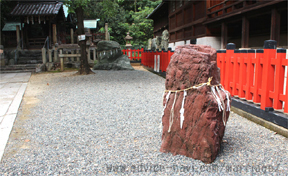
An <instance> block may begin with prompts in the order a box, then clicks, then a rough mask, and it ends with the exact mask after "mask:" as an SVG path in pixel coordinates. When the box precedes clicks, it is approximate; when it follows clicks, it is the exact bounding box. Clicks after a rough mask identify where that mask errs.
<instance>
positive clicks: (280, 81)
mask: <svg viewBox="0 0 288 176" xmlns="http://www.w3.org/2000/svg"><path fill="white" fill-rule="evenodd" d="M285 57H286V50H285V49H277V54H276V71H275V88H274V97H273V98H274V102H273V108H274V109H282V101H283V100H280V94H283V86H284V72H285V67H284V66H283V60H284V59H286V58H285Z"/></svg>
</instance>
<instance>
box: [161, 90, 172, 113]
mask: <svg viewBox="0 0 288 176" xmlns="http://www.w3.org/2000/svg"><path fill="white" fill-rule="evenodd" d="M170 94H171V92H170V91H169V92H168V94H167V95H166V103H165V105H164V108H163V112H162V117H163V116H164V111H165V109H166V106H167V103H168V100H169V97H170ZM163 97H164V95H163Z"/></svg>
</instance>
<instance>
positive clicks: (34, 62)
mask: <svg viewBox="0 0 288 176" xmlns="http://www.w3.org/2000/svg"><path fill="white" fill-rule="evenodd" d="M41 63H42V59H41V60H35V59H33V60H18V61H17V64H41Z"/></svg>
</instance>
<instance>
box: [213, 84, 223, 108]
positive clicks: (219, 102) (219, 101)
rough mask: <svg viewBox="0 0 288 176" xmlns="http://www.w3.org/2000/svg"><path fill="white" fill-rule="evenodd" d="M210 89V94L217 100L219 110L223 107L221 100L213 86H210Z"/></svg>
mask: <svg viewBox="0 0 288 176" xmlns="http://www.w3.org/2000/svg"><path fill="white" fill-rule="evenodd" d="M211 90H212V95H213V96H214V98H215V100H216V101H217V104H218V108H219V111H220V112H221V111H222V110H223V109H224V108H223V107H222V105H221V100H220V99H219V97H218V96H217V93H216V91H215V87H214V86H212V87H211Z"/></svg>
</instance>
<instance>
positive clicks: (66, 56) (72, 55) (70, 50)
mask: <svg viewBox="0 0 288 176" xmlns="http://www.w3.org/2000/svg"><path fill="white" fill-rule="evenodd" d="M86 51H87V59H88V63H91V64H93V63H94V61H95V60H96V55H97V52H96V47H95V46H94V47H91V46H90V47H87V48H86ZM52 53H53V54H52ZM47 55H48V61H49V62H60V67H61V71H63V70H64V63H65V62H80V57H81V54H80V46H79V45H78V44H62V45H59V47H58V48H56V49H54V50H46V48H42V61H43V63H44V64H45V63H47V58H46V56H47ZM91 55H92V58H91ZM53 56H54V57H53Z"/></svg>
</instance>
